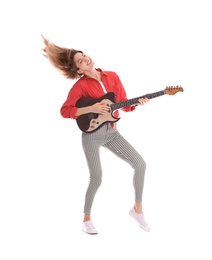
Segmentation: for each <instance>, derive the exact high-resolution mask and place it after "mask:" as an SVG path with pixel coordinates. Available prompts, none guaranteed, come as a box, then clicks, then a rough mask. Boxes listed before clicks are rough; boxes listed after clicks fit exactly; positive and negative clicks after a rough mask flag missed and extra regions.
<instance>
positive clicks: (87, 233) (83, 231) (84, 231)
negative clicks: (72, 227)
mask: <svg viewBox="0 0 212 260" xmlns="http://www.w3.org/2000/svg"><path fill="white" fill-rule="evenodd" d="M82 231H83V232H84V233H85V234H88V235H98V233H88V232H86V231H85V230H83V229H82Z"/></svg>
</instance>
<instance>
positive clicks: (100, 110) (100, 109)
mask: <svg viewBox="0 0 212 260" xmlns="http://www.w3.org/2000/svg"><path fill="white" fill-rule="evenodd" d="M91 110H92V112H93V113H97V114H100V115H103V114H105V113H107V112H109V111H110V108H109V107H108V106H107V105H105V103H104V101H101V102H97V103H95V104H94V105H92V106H91Z"/></svg>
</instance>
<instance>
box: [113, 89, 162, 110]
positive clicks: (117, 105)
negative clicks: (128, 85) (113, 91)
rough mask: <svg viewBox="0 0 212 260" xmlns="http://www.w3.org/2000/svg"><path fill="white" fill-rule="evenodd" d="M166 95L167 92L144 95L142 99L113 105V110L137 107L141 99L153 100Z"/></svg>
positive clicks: (133, 99)
mask: <svg viewBox="0 0 212 260" xmlns="http://www.w3.org/2000/svg"><path fill="white" fill-rule="evenodd" d="M164 94H165V91H158V92H155V93H151V94H146V95H143V96H141V97H137V98H132V99H128V100H125V101H122V102H118V103H114V104H112V105H111V109H112V110H116V109H120V108H123V107H127V106H132V105H135V104H137V103H138V100H139V98H148V99H152V98H156V97H158V96H162V95H164Z"/></svg>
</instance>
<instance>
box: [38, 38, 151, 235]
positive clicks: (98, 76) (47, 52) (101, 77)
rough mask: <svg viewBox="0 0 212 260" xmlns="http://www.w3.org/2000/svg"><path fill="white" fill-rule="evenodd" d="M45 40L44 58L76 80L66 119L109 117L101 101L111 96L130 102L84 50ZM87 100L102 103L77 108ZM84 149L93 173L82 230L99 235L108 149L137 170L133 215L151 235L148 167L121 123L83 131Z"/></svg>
mask: <svg viewBox="0 0 212 260" xmlns="http://www.w3.org/2000/svg"><path fill="white" fill-rule="evenodd" d="M43 40H44V45H45V47H44V48H43V49H42V50H43V55H44V56H45V57H46V58H48V60H49V61H50V63H51V64H52V65H53V66H54V67H55V68H56V69H57V70H59V72H61V74H62V75H63V76H65V77H66V78H67V79H73V80H76V82H75V83H74V84H73V86H72V88H71V89H70V91H69V93H68V96H67V99H66V100H65V102H64V103H63V105H62V107H61V110H60V112H61V115H62V117H64V118H72V119H75V120H77V119H78V118H79V117H80V116H81V117H82V116H83V115H89V114H90V115H98V116H99V117H104V116H105V115H107V114H108V113H109V106H108V104H106V103H105V102H104V100H101V97H102V96H104V95H105V93H107V92H113V93H115V103H116V102H121V101H125V100H127V95H126V92H125V89H124V87H123V85H122V82H121V81H120V79H119V77H118V75H117V74H116V73H115V72H112V71H104V70H102V69H100V68H95V66H94V64H95V63H94V61H93V60H92V59H91V58H90V57H89V56H87V55H86V54H84V53H83V52H82V51H80V50H76V49H72V48H64V47H59V46H57V45H55V44H53V43H52V42H50V41H49V40H47V39H46V38H44V37H43ZM83 97H86V98H87V97H89V98H93V99H94V100H95V99H98V102H94V103H92V104H90V105H85V106H79V105H77V104H76V103H77V101H78V100H79V99H81V98H83ZM147 101H148V99H147V98H141V99H139V100H138V103H137V104H135V105H131V106H129V105H128V106H126V107H123V108H122V110H123V111H126V112H129V111H133V110H134V109H135V108H136V106H137V105H144V104H145V103H146V102H147ZM118 116H119V111H118V109H117V110H115V112H114V117H115V118H118ZM82 147H83V150H84V153H85V157H86V159H87V164H88V169H89V173H90V182H89V185H88V188H87V191H86V194H85V203H84V218H83V223H82V230H83V231H84V232H86V233H87V234H97V233H98V231H97V229H96V228H95V227H94V225H93V223H92V220H91V209H92V205H93V201H94V198H95V195H96V192H97V190H98V188H99V187H100V185H101V181H102V168H101V160H100V154H99V149H100V147H105V148H107V149H109V150H110V151H111V152H113V153H114V154H116V155H117V156H118V157H119V158H121V159H123V160H124V161H126V162H127V163H129V164H130V165H131V167H132V168H133V170H134V176H133V187H134V191H135V201H134V203H133V204H134V205H133V208H132V209H131V210H130V211H129V214H130V215H131V216H132V218H133V219H134V220H135V221H136V222H137V223H138V224H139V226H140V227H141V228H142V229H143V230H145V231H150V228H149V226H148V224H147V222H146V220H145V217H144V214H143V208H142V193H143V186H144V175H145V170H146V163H145V161H144V160H143V158H142V157H141V155H140V154H139V153H138V152H137V151H136V150H135V149H134V148H133V147H132V146H131V145H130V144H129V142H128V141H127V140H125V138H124V137H123V136H122V135H121V134H120V133H119V131H118V129H117V123H116V122H114V123H111V122H110V123H108V122H104V123H102V124H101V126H100V127H98V128H97V129H95V131H90V132H85V131H82Z"/></svg>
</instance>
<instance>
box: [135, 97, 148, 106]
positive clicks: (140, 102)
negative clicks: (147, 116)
mask: <svg viewBox="0 0 212 260" xmlns="http://www.w3.org/2000/svg"><path fill="white" fill-rule="evenodd" d="M148 101H149V99H148V98H139V100H138V105H141V106H143V105H145V104H146V102H148Z"/></svg>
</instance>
